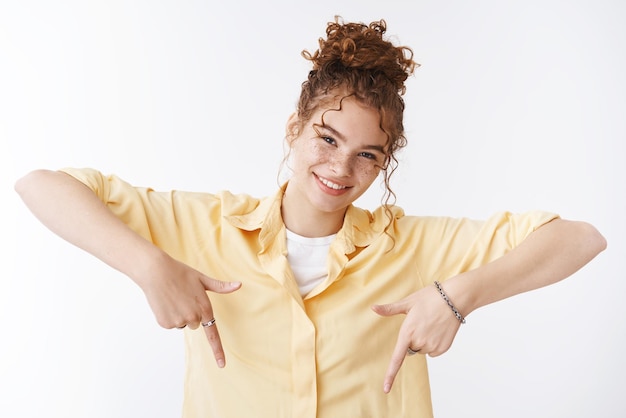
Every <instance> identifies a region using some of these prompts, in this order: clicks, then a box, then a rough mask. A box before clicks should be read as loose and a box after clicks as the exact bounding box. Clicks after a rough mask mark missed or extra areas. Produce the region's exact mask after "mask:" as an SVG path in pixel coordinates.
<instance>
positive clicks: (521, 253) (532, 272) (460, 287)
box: [443, 219, 606, 315]
mask: <svg viewBox="0 0 626 418" xmlns="http://www.w3.org/2000/svg"><path fill="white" fill-rule="evenodd" d="M605 248H606V240H605V239H604V237H603V236H602V235H601V234H600V233H599V232H598V231H597V230H596V228H594V227H593V226H592V225H590V224H588V223H585V222H578V221H568V220H564V219H555V220H553V221H551V222H548V223H547V224H545V225H543V226H542V227H540V228H538V229H537V230H536V231H535V232H533V233H531V234H530V235H529V236H528V237H527V238H526V239H525V240H524V241H523V242H522V243H521V244H520V245H519V246H517V247H516V248H514V249H513V250H512V251H510V252H509V253H508V254H506V255H505V256H503V257H501V258H499V259H497V260H495V261H493V262H491V263H489V264H486V265H484V266H482V267H481V268H479V269H476V270H472V271H469V272H467V273H464V274H462V275H459V276H456V277H453V278H450V279H449V280H447V281H446V282H445V283H444V284H443V287H444V288H445V291H446V293H448V295H449V296H450V298H451V299H452V300H453V301H454V303H455V305H457V308H458V309H459V311H461V312H462V313H463V314H464V315H469V314H470V313H471V312H473V311H474V310H476V309H478V308H480V307H481V306H485V305H488V304H490V303H493V302H497V301H499V300H502V299H505V298H508V297H510V296H514V295H517V294H520V293H523V292H527V291H530V290H534V289H538V288H540V287H544V286H547V285H550V284H553V283H556V282H558V281H560V280H562V279H565V278H566V277H569V276H570V275H572V274H573V273H575V272H576V271H578V270H579V269H580V268H582V267H583V266H584V265H585V264H587V263H588V262H589V261H591V260H592V259H593V258H594V257H595V256H596V255H598V254H599V253H600V252H601V251H603V250H604V249H605Z"/></svg>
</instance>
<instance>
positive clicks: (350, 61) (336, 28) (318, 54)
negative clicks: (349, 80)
mask: <svg viewBox="0 0 626 418" xmlns="http://www.w3.org/2000/svg"><path fill="white" fill-rule="evenodd" d="M386 30H387V23H386V22H385V21H384V20H379V21H376V22H372V23H370V24H369V26H366V25H364V24H362V23H345V24H344V23H340V20H339V17H336V18H335V21H334V22H330V23H328V27H327V28H326V35H327V39H323V38H320V40H319V49H318V50H317V51H315V52H314V53H313V54H311V53H310V52H309V51H306V50H305V51H303V52H302V55H303V56H304V57H305V58H306V59H308V60H309V61H311V62H312V63H313V71H312V74H311V75H312V76H313V77H315V76H318V77H320V76H323V77H331V78H335V79H337V80H340V79H341V78H342V75H343V74H345V73H347V72H351V71H358V72H361V73H363V74H362V75H367V76H374V78H377V77H380V79H381V80H380V81H381V82H383V83H385V82H390V83H391V86H393V89H394V90H395V91H396V92H397V93H399V94H400V95H403V94H404V93H405V91H406V88H405V85H404V82H405V81H406V79H407V78H408V76H409V75H410V74H412V73H413V70H414V69H415V66H416V65H417V64H416V63H415V62H414V61H413V51H412V50H411V49H410V48H408V47H404V46H394V45H393V44H392V43H391V42H389V41H387V40H384V38H383V35H384V34H385V32H386ZM309 81H311V77H309ZM331 88H332V87H331Z"/></svg>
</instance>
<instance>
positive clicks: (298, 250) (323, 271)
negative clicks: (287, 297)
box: [287, 230, 337, 297]
mask: <svg viewBox="0 0 626 418" xmlns="http://www.w3.org/2000/svg"><path fill="white" fill-rule="evenodd" d="M336 235H337V234H333V235H328V236H326V237H316V238H307V237H303V236H300V235H298V234H295V233H293V232H291V231H290V230H287V261H289V265H290V266H291V270H292V271H293V275H294V276H295V278H296V282H297V283H298V288H299V289H300V295H301V296H303V297H304V296H306V295H307V294H308V293H309V292H310V291H311V290H313V288H314V287H315V286H317V285H318V284H319V283H321V282H322V281H324V279H325V278H326V277H327V276H328V267H327V265H326V259H327V258H328V248H329V247H330V243H331V242H332V241H333V240H334V239H335V236H336Z"/></svg>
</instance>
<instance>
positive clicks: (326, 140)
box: [321, 136, 335, 145]
mask: <svg viewBox="0 0 626 418" xmlns="http://www.w3.org/2000/svg"><path fill="white" fill-rule="evenodd" d="M321 138H322V140H324V142H326V143H328V144H331V145H335V140H334V139H332V138H331V137H329V136H322V137H321Z"/></svg>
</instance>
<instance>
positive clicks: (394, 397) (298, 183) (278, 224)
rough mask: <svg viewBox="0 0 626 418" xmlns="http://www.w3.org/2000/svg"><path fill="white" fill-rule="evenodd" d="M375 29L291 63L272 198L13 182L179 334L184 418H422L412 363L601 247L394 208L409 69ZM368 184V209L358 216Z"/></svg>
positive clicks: (573, 231)
mask: <svg viewBox="0 0 626 418" xmlns="http://www.w3.org/2000/svg"><path fill="white" fill-rule="evenodd" d="M386 30H387V27H386V22H385V21H383V20H380V21H374V22H371V23H369V24H363V23H344V22H343V21H342V20H341V19H336V20H335V21H333V22H330V23H329V24H328V26H327V28H326V38H325V39H323V40H321V41H320V48H319V50H317V51H315V52H314V53H312V54H311V53H304V56H305V58H307V59H309V60H310V61H311V62H312V64H313V69H312V71H311V72H310V73H309V74H308V77H307V80H306V81H305V82H304V83H303V85H302V91H301V95H300V100H299V102H298V106H297V108H296V111H295V112H294V113H293V115H292V116H291V117H290V118H289V120H288V122H287V127H286V132H287V137H286V141H287V144H288V146H289V151H288V158H287V163H288V165H289V168H290V169H291V171H292V172H293V174H292V176H291V177H290V178H289V180H288V181H286V182H285V183H284V184H282V185H281V186H280V187H279V189H278V190H277V191H276V192H275V193H274V194H273V195H271V196H267V197H262V198H256V197H251V196H249V195H244V194H234V193H230V192H221V193H207V192H203V193H190V192H184V191H171V192H159V191H154V190H153V189H151V188H144V187H136V186H133V185H131V184H129V183H128V182H126V181H124V180H122V179H121V178H120V177H118V176H116V175H105V174H102V173H101V172H99V171H97V170H95V169H75V168H66V169H63V170H61V171H49V170H35V171H33V172H31V173H29V174H27V175H26V176H24V177H23V178H21V179H20V180H18V182H17V184H16V190H17V191H18V193H19V194H20V196H21V197H22V199H23V200H24V202H25V203H26V204H27V206H28V207H29V208H30V209H31V211H32V212H33V213H34V214H35V216H37V217H38V218H39V219H40V220H41V221H42V222H43V223H44V224H45V225H46V226H47V227H49V228H50V229H51V230H52V231H54V232H55V233H57V234H58V235H59V236H61V237H62V238H64V239H66V240H68V241H69V242H71V243H73V244H74V245H76V246H78V247H80V248H82V249H84V250H86V251H87V252H89V253H91V254H93V255H94V256H95V257H97V258H99V259H100V260H102V261H103V262H105V263H107V264H109V265H110V266H112V267H114V268H116V269H118V270H119V271H121V272H122V273H124V274H125V275H127V276H128V277H130V278H131V279H132V280H133V281H134V282H135V283H136V284H137V285H138V286H139V287H140V288H141V290H142V291H143V292H144V294H145V296H146V298H147V300H148V303H149V305H150V307H151V309H152V311H153V313H154V315H155V317H156V320H157V322H158V323H159V324H160V325H161V326H163V327H165V328H184V333H185V344H186V354H187V356H186V361H187V365H186V374H187V376H186V379H185V398H184V405H183V415H184V417H186V418H192V417H198V418H199V417H224V416H228V417H230V416H233V417H244V416H255V417H272V418H276V417H300V418H306V417H311V418H313V417H346V416H359V417H370V416H371V417H381V416H391V417H400V416H402V417H416V418H424V417H432V415H433V410H432V405H431V399H430V386H429V380H428V372H427V356H428V355H429V356H438V355H440V354H442V353H444V352H446V351H447V350H448V348H449V347H450V346H451V344H452V342H453V341H454V339H455V336H456V334H457V331H458V330H459V327H460V326H461V324H462V323H465V321H466V318H468V316H469V315H470V314H471V313H472V312H473V311H475V310H476V309H478V308H480V307H482V306H485V305H488V304H491V303H493V302H496V301H499V300H502V299H505V298H507V297H509V296H512V295H516V294H519V293H522V292H526V291H529V290H532V289H537V288H540V287H543V286H546V285H549V284H552V283H555V282H557V281H559V280H561V279H564V278H566V277H568V276H570V275H571V274H573V273H574V272H576V271H577V270H578V269H580V268H581V267H582V266H584V265H585V264H586V263H588V262H589V261H590V260H592V259H593V258H594V257H595V256H596V255H597V254H598V253H599V252H601V251H602V250H603V249H604V248H605V246H606V242H605V240H604V238H603V236H602V235H601V234H600V233H599V232H598V231H597V230H596V229H595V228H594V227H593V226H591V225H590V224H588V223H585V222H579V221H567V220H564V219H561V218H560V217H559V216H558V215H556V214H554V213H550V212H544V211H531V212H526V213H521V214H513V213H509V212H501V213H497V214H495V215H493V216H491V217H489V218H488V219H486V220H483V221H475V220H469V219H467V218H450V217H444V216H440V217H432V216H428V217H426V216H414V215H411V216H409V215H405V213H404V211H403V210H402V209H400V208H399V207H396V206H394V204H393V203H394V202H393V197H394V194H393V192H392V191H391V188H390V187H389V178H390V176H391V174H392V173H393V171H394V170H395V168H396V166H397V159H396V152H397V151H398V150H399V149H400V148H402V147H403V146H404V145H405V143H406V141H405V137H404V126H403V112H404V101H403V98H402V96H403V95H404V92H405V87H404V81H405V80H406V79H407V77H408V76H409V75H410V74H411V73H412V71H413V69H414V68H415V66H416V63H415V62H414V61H413V59H412V54H411V50H410V49H409V48H407V47H404V46H396V45H395V44H393V43H392V42H390V41H389V40H388V39H387V38H386ZM379 175H382V176H384V184H385V185H386V194H385V196H384V197H383V199H382V203H381V205H380V206H379V207H378V208H376V209H374V210H373V211H369V210H365V209H361V208H358V207H357V206H355V204H354V202H355V201H356V199H357V198H359V196H361V195H362V194H363V193H364V192H365V191H366V190H368V188H369V187H370V186H371V184H372V183H373V182H374V180H375V179H376V178H377V177H378V176H379ZM389 301H396V302H392V303H386V302H389ZM408 356H410V357H408ZM477 413H478V412H477Z"/></svg>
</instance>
